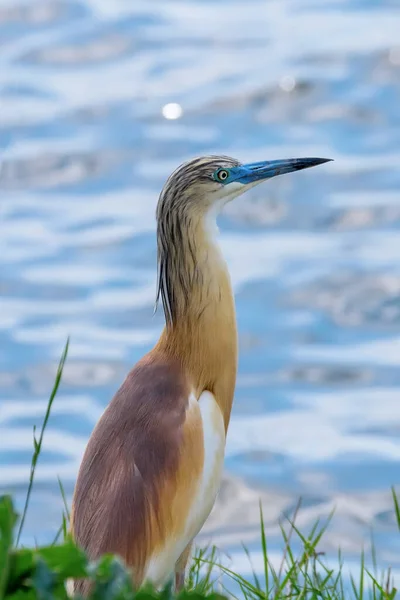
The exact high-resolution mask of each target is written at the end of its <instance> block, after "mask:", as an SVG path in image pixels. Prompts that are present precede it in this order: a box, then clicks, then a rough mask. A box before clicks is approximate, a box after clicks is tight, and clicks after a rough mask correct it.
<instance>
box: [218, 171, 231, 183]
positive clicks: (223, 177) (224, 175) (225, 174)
mask: <svg viewBox="0 0 400 600" xmlns="http://www.w3.org/2000/svg"><path fill="white" fill-rule="evenodd" d="M228 177H229V173H228V171H225V169H221V170H220V171H218V173H217V179H219V181H225V180H226V179H228Z"/></svg>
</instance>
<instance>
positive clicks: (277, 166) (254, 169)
mask: <svg viewBox="0 0 400 600" xmlns="http://www.w3.org/2000/svg"><path fill="white" fill-rule="evenodd" d="M331 160H332V159H331V158H287V159H283V160H264V161H261V162H257V163H250V164H248V165H243V167H242V168H243V170H245V173H244V174H243V176H242V177H240V178H239V179H238V181H239V182H240V183H243V184H248V183H254V182H256V181H260V182H261V181H262V180H263V179H270V178H271V177H276V176H277V175H285V174H286V173H292V172H293V171H300V170H301V169H308V168H309V167H316V166H317V165H322V164H323V163H326V162H329V161H331Z"/></svg>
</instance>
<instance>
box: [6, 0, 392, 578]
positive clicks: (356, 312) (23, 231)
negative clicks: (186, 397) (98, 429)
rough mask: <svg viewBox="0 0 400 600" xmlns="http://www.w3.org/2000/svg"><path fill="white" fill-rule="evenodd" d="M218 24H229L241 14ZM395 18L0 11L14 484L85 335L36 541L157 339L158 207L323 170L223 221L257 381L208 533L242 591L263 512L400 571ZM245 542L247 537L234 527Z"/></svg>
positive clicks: (171, 5) (314, 10)
mask: <svg viewBox="0 0 400 600" xmlns="http://www.w3.org/2000/svg"><path fill="white" fill-rule="evenodd" d="M222 17H223V18H222ZM399 30H400V11H399V7H398V5H397V4H396V2H394V1H390V0H387V1H386V2H382V1H380V2H377V1H372V0H370V1H368V0H359V1H357V0H352V1H351V2H344V0H342V1H340V0H336V1H335V0H332V1H330V2H326V3H324V4H323V6H322V4H321V3H319V2H318V3H317V2H312V1H309V2H303V3H301V5H300V4H299V3H296V2H294V0H292V1H290V0H281V1H280V2H279V3H276V2H261V0H260V1H259V0H252V1H251V2H248V3H239V2H235V1H233V2H229V3H228V2H226V1H223V0H221V1H219V2H217V3H216V2H199V1H197V2H195V1H192V2H186V1H183V0H181V1H175V2H168V3H166V2H164V1H161V0H158V1H154V2H152V3H151V4H150V3H146V2H136V3H135V6H132V3H131V2H127V1H122V0H120V1H117V0H114V1H113V2H109V1H108V0H107V1H99V0H96V1H94V0H86V1H83V0H79V1H77V2H74V3H64V2H56V1H53V0H49V1H42V0H37V1H36V2H31V3H19V1H18V2H17V1H16V0H12V1H11V0H2V1H1V2H0V35H1V38H2V40H3V42H2V45H1V49H0V63H1V69H0V107H1V110H0V147H1V148H2V153H1V177H0V192H1V196H0V224H1V235H0V265H1V267H0V268H1V278H0V295H1V310H0V342H1V343H0V394H1V404H0V485H1V489H2V491H3V490H11V491H12V492H14V493H15V494H16V497H17V499H18V503H19V506H21V505H22V501H23V498H24V494H25V488H26V481H27V477H28V472H29V461H30V455H31V448H32V425H33V424H34V423H36V424H39V423H40V421H41V417H42V415H43V413H44V409H45V405H46V397H47V395H48V393H49V391H50V389H51V385H52V380H53V376H54V372H55V366H56V362H57V359H58V356H59V355H60V353H61V350H62V347H63V344H64V342H65V340H66V337H67V336H68V335H71V348H70V358H69V361H68V364H67V367H66V370H65V377H64V382H63V387H62V390H61V392H60V395H59V396H58V398H57V400H56V403H55V405H54V409H53V414H52V418H51V422H50V427H49V430H48V432H47V434H46V438H45V451H44V454H43V456H42V460H41V462H40V466H39V468H38V472H37V480H36V481H37V484H36V487H35V493H34V495H33V500H32V505H31V511H30V514H29V515H28V520H27V526H26V531H25V538H24V542H25V543H30V542H31V541H32V539H33V536H36V538H37V540H38V541H39V542H40V541H44V540H49V539H50V538H51V535H52V534H53V533H54V532H55V531H56V529H57V527H58V525H59V522H60V513H61V510H62V503H61V498H60V496H59V493H58V490H57V475H59V476H60V477H61V479H62V481H63V483H64V486H65V488H66V490H67V492H68V494H69V496H70V494H71V492H72V488H73V483H74V478H75V476H76V472H77V468H78V465H79V461H80V457H81V455H82V452H83V449H84V447H85V443H86V441H87V438H88V436H89V434H90V431H91V429H92V427H93V425H94V423H95V422H96V420H97V419H98V417H99V415H100V414H101V412H102V410H103V409H104V406H105V405H106V403H107V401H108V400H109V399H110V398H111V396H112V394H113V392H114V391H115V389H116V388H117V386H118V385H119V384H120V382H121V381H122V378H123V377H124V374H125V373H126V371H127V370H128V368H129V367H130V366H131V364H132V363H133V362H135V361H136V360H137V359H138V358H139V357H140V356H141V355H142V354H143V353H144V352H145V351H146V350H147V349H149V348H150V347H151V345H152V344H153V343H154V341H155V340H156V339H157V336H158V333H159V331H160V328H161V326H162V318H161V315H160V314H157V315H156V316H155V317H153V315H152V309H153V302H154V295H155V260H156V248H155V237H154V234H155V222H154V212H155V205H156V201H157V195H158V192H159V190H160V188H161V186H162V184H163V182H164V180H165V178H166V177H167V176H168V175H169V173H170V172H171V171H172V170H173V169H174V168H175V167H176V166H177V165H178V164H179V163H180V162H182V161H183V160H185V159H187V158H188V157H189V156H193V155H197V154H202V153H218V152H221V153H224V154H231V155H233V156H236V157H238V158H239V159H242V160H245V161H252V160H260V159H263V158H281V157H285V156H296V155H297V156H306V155H311V156H328V157H332V158H334V159H335V162H334V163H330V164H329V165H327V166H325V167H321V168H319V169H315V170H311V171H309V172H305V173H299V174H295V175H292V176H291V177H287V178H278V179H277V180H276V181H274V182H271V183H270V184H269V185H265V186H262V187H260V188H257V190H254V192H253V193H252V194H249V195H248V197H247V198H242V199H240V200H239V201H237V202H236V203H234V204H232V205H230V206H229V207H227V209H226V211H225V214H224V215H223V217H222V218H221V223H220V225H221V243H222V246H223V250H224V252H225V255H226V258H227V261H228V263H229V267H230V269H231V273H232V279H233V283H234V286H235V291H236V294H237V313H238V321H239V331H240V350H241V354H240V369H239V377H238V385H237V393H236V401H235V408H234V413H233V419H232V423H231V428H230V432H229V439H228V446H227V460H226V479H225V482H224V486H223V489H222V491H221V495H220V498H219V502H218V504H217V507H216V510H215V512H214V514H213V515H212V518H211V519H210V521H209V523H208V525H207V527H206V528H205V531H204V536H205V537H207V536H209V535H212V539H213V541H214V542H216V543H217V544H218V543H219V544H220V545H221V546H222V547H223V548H225V549H228V550H229V551H230V553H231V554H232V556H233V557H234V561H235V564H237V565H239V568H240V569H241V570H243V572H244V571H246V569H247V567H245V566H244V556H243V553H241V551H240V542H241V541H244V542H246V543H247V544H249V546H250V547H251V548H252V549H253V550H254V552H255V554H254V556H255V563H256V565H258V563H259V562H260V561H259V559H258V558H257V557H258V554H257V551H258V528H257V522H258V499H259V498H260V497H261V498H262V500H263V503H264V511H265V515H266V520H267V526H268V532H269V534H270V535H271V544H272V548H273V551H274V552H275V551H276V550H277V539H278V537H279V535H278V534H279V531H278V526H277V520H278V517H279V515H280V514H281V513H282V511H286V510H290V509H293V507H294V505H295V503H296V500H297V497H298V496H299V495H302V497H303V499H304V507H303V509H302V511H301V513H300V517H299V518H300V525H301V526H304V527H307V526H308V525H309V524H310V523H312V522H313V520H314V519H315V518H316V517H318V516H319V515H320V514H325V515H326V514H328V513H329V512H330V510H331V509H332V507H333V506H334V505H336V506H337V513H336V518H335V519H334V521H333V523H332V526H331V529H330V531H329V533H328V534H327V536H326V541H325V542H324V543H325V548H326V549H327V551H329V552H330V551H331V552H332V553H333V552H334V550H335V549H336V548H337V546H338V545H339V544H340V545H341V546H342V547H343V549H344V550H345V551H346V552H348V553H349V555H350V556H355V555H356V554H357V553H358V551H359V549H360V547H361V545H362V543H364V544H365V545H366V546H368V540H369V527H370V526H372V527H373V528H374V530H375V532H376V540H377V542H378V549H379V550H380V553H381V557H382V559H383V560H384V561H387V562H390V563H391V564H392V565H397V566H398V565H399V559H398V556H396V552H397V553H398V548H399V544H398V539H397V537H396V532H395V527H394V523H393V515H392V513H391V499H390V485H392V484H396V483H397V482H398V474H397V465H398V462H399V458H400V456H399V455H400V444H399V442H398V439H399V436H398V433H399V427H400V416H399V415H400V412H399V411H398V409H397V407H398V395H399V383H400V382H399V379H400V376H399V371H398V366H399V355H400V353H399V347H400V342H399V340H400V312H399V308H398V307H399V301H400V278H399V268H400V267H399V265H400V233H399V223H400V194H399V187H400V175H399V170H398V165H399V159H400V154H399V144H400V113H399V111H398V105H399V94H400V70H399V69H400V61H399V60H398V56H399V38H398V32H399ZM233 523H235V527H233V525H232V524H233Z"/></svg>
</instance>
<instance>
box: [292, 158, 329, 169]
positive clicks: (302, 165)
mask: <svg viewBox="0 0 400 600" xmlns="http://www.w3.org/2000/svg"><path fill="white" fill-rule="evenodd" d="M332 161H333V158H299V159H297V161H296V162H297V164H296V167H297V169H296V170H297V171H300V170H301V169H308V168H310V167H317V166H318V165H323V164H324V163H327V162H332Z"/></svg>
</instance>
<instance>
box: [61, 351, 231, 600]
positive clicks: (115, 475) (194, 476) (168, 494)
mask: <svg viewBox="0 0 400 600" xmlns="http://www.w3.org/2000/svg"><path fill="white" fill-rule="evenodd" d="M210 396H211V398H212V400H211V399H210V398H208V404H207V402H205V403H203V405H204V408H203V412H204V414H207V415H208V417H209V419H208V420H209V421H210V423H211V424H212V423H214V425H215V423H217V428H219V430H220V428H221V425H222V432H223V421H222V416H221V413H220V412H219V416H218V412H215V411H216V410H218V411H219V408H218V406H217V405H216V403H215V400H214V398H213V396H212V394H210ZM193 400H194V401H193ZM213 403H214V404H213ZM203 405H202V406H203ZM214 405H215V406H214ZM215 407H216V408H215ZM203 429H204V428H203V413H202V409H201V408H200V403H198V402H197V400H196V399H195V398H194V397H193V395H191V393H190V386H189V384H188V382H187V380H186V378H185V376H184V374H183V372H182V369H181V367H180V365H179V364H177V363H175V362H174V361H173V360H172V359H170V358H168V357H164V356H162V355H160V354H155V353H153V354H152V353H150V354H148V355H147V356H146V357H145V358H144V359H142V360H141V361H140V362H139V363H138V364H137V365H136V366H135V367H134V368H133V369H132V371H131V372H130V373H129V374H128V376H127V378H126V380H125V382H124V383H123V385H122V386H121V388H120V389H119V390H118V392H117V393H116V395H115V396H114V398H113V400H112V401H111V403H110V404H109V406H108V407H107V409H106V410H105V412H104V413H103V415H102V417H101V419H100V420H99V422H98V424H97V425H96V427H95V429H94V431H93V433H92V436H91V438H90V440H89V442H88V445H87V448H86V451H85V454H84V456H83V460H82V463H81V467H80V471H79V474H78V479H77V483H76V487H75V492H74V499H73V506H72V511H71V532H72V535H73V537H74V538H75V540H76V542H77V544H78V545H79V546H81V547H82V548H83V549H84V550H85V551H86V552H87V554H88V556H89V558H91V559H92V560H93V559H96V558H98V557H99V556H100V555H102V554H104V553H106V552H112V553H114V554H117V555H119V556H120V557H121V558H122V559H123V560H124V562H125V563H126V564H127V565H128V566H129V567H130V568H131V569H132V573H133V578H134V581H135V582H136V584H137V585H140V583H141V582H142V580H143V578H144V577H146V578H147V577H148V576H150V577H152V574H153V575H154V577H156V576H158V575H160V573H161V571H163V568H161V567H160V563H162V562H163V561H164V562H165V556H166V551H167V553H168V554H169V555H171V552H172V550H174V552H173V554H176V553H178V556H177V557H176V559H175V560H177V559H178V558H179V555H180V553H181V552H182V551H183V550H184V549H185V546H186V545H187V544H188V543H189V542H190V541H191V539H192V537H193V536H194V535H196V534H197V533H198V530H199V529H200V528H201V526H202V525H203V522H204V520H205V519H203V521H202V518H203V516H202V510H203V512H204V511H205V512H207V510H206V509H205V508H203V509H202V510H199V509H196V508H193V507H196V506H197V505H198V500H197V499H198V497H199V491H200V492H201V493H200V496H201V494H203V496H204V489H205V487H204V486H205V485H206V484H205V483H204V481H203V479H204V478H202V476H203V474H204V472H205V470H207V469H206V465H207V464H208V463H207V460H208V462H209V461H210V456H209V454H210V453H209V452H208V454H207V449H206V450H205V444H204V441H205V431H204V430H203ZM217 437H218V439H219V437H220V431H218V436H217ZM219 443H220V442H219ZM219 455H220V453H218V456H219ZM207 456H208V459H207ZM222 459H223V450H222ZM220 462H221V461H220ZM218 464H219V463H218ZM221 468H222V467H221ZM217 470H218V469H217ZM214 475H218V473H217V472H216V470H215V468H214V470H213V472H212V476H213V477H214ZM218 483H219V482H218ZM207 485H208V484H207ZM209 487H210V486H209ZM214 487H215V486H214ZM211 488H212V486H211ZM202 490H203V491H202ZM210 491H211V495H212V494H213V493H214V489H213V488H212V489H210V490H206V492H207V493H208V495H210ZM212 503H213V501H212ZM211 506H212V504H211ZM191 509H192V510H191ZM208 512H209V511H208ZM207 516H208V513H207V515H206V517H207ZM206 517H205V518H206ZM201 521H202V522H201ZM190 536H192V537H190ZM188 538H189V539H188ZM162 557H164V558H162ZM170 560H171V557H170ZM172 565H174V563H172ZM164 566H165V565H164ZM172 569H173V567H172ZM164 570H165V569H164ZM75 591H76V592H80V593H83V594H85V593H87V591H88V583H87V582H84V581H80V582H76V584H75Z"/></svg>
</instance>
